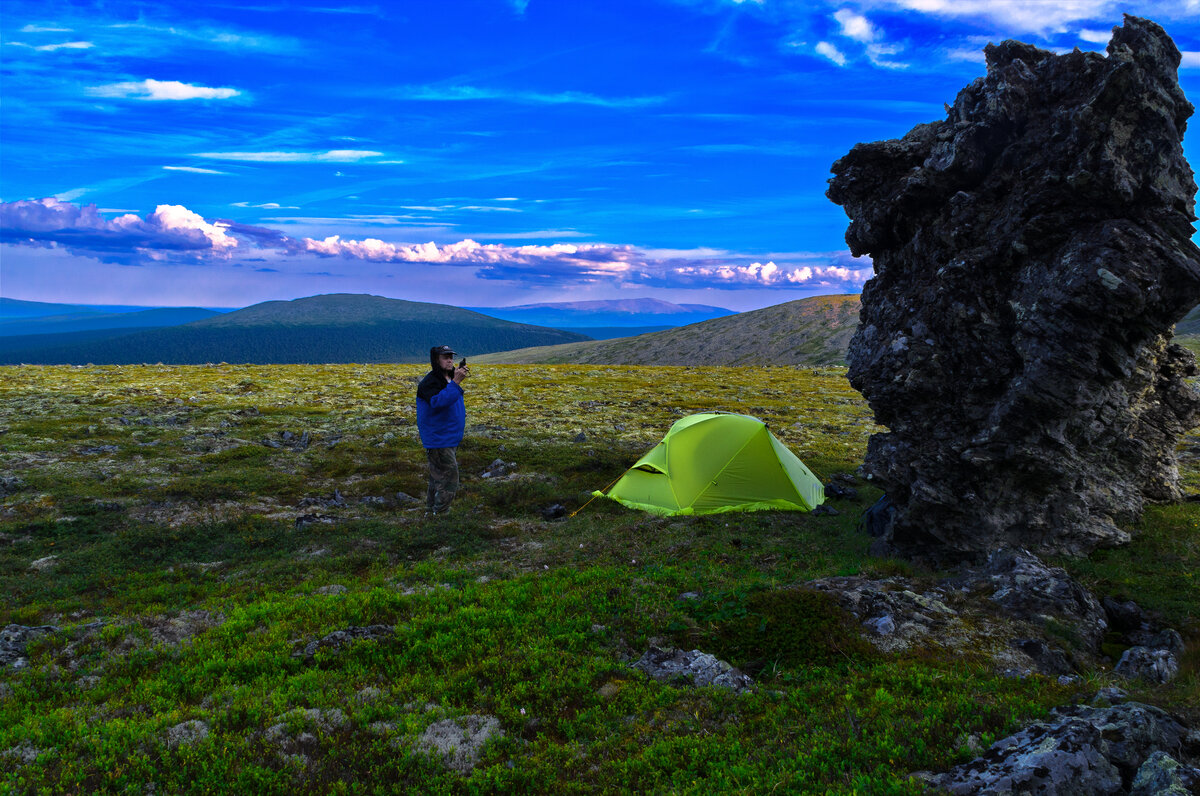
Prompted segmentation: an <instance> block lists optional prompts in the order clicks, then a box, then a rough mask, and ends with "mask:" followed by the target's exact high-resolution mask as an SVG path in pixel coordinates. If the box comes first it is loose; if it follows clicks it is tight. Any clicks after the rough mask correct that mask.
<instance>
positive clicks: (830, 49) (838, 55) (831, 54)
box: [817, 41, 846, 66]
mask: <svg viewBox="0 0 1200 796" xmlns="http://www.w3.org/2000/svg"><path fill="white" fill-rule="evenodd" d="M817 52H818V53H820V54H821V55H823V56H825V57H826V58H828V59H829V60H830V61H833V62H834V63H835V64H837V65H838V66H845V65H846V56H845V55H843V54H842V51H841V50H839V49H838V48H837V47H835V46H833V45H832V44H830V43H829V42H827V41H823V42H818V43H817Z"/></svg>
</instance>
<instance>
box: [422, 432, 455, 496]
mask: <svg viewBox="0 0 1200 796" xmlns="http://www.w3.org/2000/svg"><path fill="white" fill-rule="evenodd" d="M457 450H458V449H457V448H426V449H425V457H426V458H427V459H429V492H428V494H427V495H426V496H425V507H426V508H427V509H428V510H429V511H433V512H443V511H446V510H447V509H449V508H450V502H451V501H452V500H454V493H455V492H457V491H458V459H457V458H455V451H457Z"/></svg>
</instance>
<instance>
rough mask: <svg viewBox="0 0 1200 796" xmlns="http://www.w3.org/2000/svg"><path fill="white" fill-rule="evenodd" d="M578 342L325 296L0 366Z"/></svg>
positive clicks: (373, 355) (317, 359)
mask: <svg viewBox="0 0 1200 796" xmlns="http://www.w3.org/2000/svg"><path fill="white" fill-rule="evenodd" d="M584 339H586V338H585V337H584V336H583V335H580V334H573V333H571V332H564V331H561V330H558V329H548V328H543V327H538V326H529V325H527V324H521V323H512V322H510V321H501V320H497V319H495V318H489V317H488V316H486V315H481V314H479V313H477V312H471V311H470V310H464V309H459V308H457V307H450V306H447V305H443V304H428V303H422V302H414V301H402V300H399V299H388V298H382V297H380V296H364V295H348V294H335V295H326V296H311V297H308V298H302V299H296V300H295V301H269V302H265V303H262V304H255V305H254V306H251V307H247V308H245V309H242V310H237V311H234V312H230V313H226V314H223V315H215V316H213V317H210V318H205V319H203V320H199V321H195V322H193V323H187V324H183V325H180V326H173V327H169V328H162V329H152V330H145V331H140V332H136V333H132V334H127V335H122V336H120V337H113V338H109V339H104V340H92V341H88V342H72V343H70V344H66V345H43V346H41V347H39V348H29V349H22V350H8V351H4V352H3V353H0V364H18V363H28V364H86V363H89V362H90V363H94V364H111V365H126V364H136V363H140V362H162V363H166V364H180V365H186V364H200V363H205V362H233V363H257V364H285V363H295V364H316V363H336V362H364V363H367V362H425V361H427V360H428V358H429V347H430V346H431V345H435V344H438V343H443V342H446V343H449V344H451V345H453V346H454V347H455V348H457V349H458V350H459V351H462V352H463V353H464V354H465V355H467V356H472V355H474V354H475V353H477V352H480V353H482V352H491V351H503V350H506V349H511V348H521V347H528V346H542V345H553V344H558V343H567V342H573V341H578V340H584Z"/></svg>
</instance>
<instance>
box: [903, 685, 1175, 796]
mask: <svg viewBox="0 0 1200 796" xmlns="http://www.w3.org/2000/svg"><path fill="white" fill-rule="evenodd" d="M1194 735H1195V734H1194V733H1189V732H1188V730H1187V728H1186V727H1184V726H1183V725H1182V724H1180V723H1179V722H1178V721H1176V720H1175V719H1174V718H1172V717H1171V716H1169V715H1168V714H1167V713H1165V712H1164V711H1162V710H1160V709H1159V708H1156V707H1153V706H1151V705H1143V704H1140V703H1137V702H1126V703H1123V704H1119V705H1111V706H1107V707H1101V706H1091V705H1073V706H1071V707H1067V708H1059V709H1056V710H1054V711H1052V712H1051V715H1050V717H1049V719H1048V720H1046V721H1043V722H1037V723H1035V724H1033V725H1031V726H1029V727H1027V728H1025V729H1023V730H1021V731H1020V732H1018V733H1016V734H1014V735H1011V736H1009V737H1007V738H1004V739H1002V740H999V741H996V743H994V744H992V746H991V747H990V748H989V749H988V750H987V751H986V752H984V754H983V755H982V756H980V757H978V758H976V759H975V760H973V761H971V762H970V763H967V764H964V765H961V766H958V767H957V768H954V769H951V770H950V771H948V772H946V773H944V774H936V775H928V774H926V775H923V776H922V778H923V779H925V780H926V781H927V782H928V783H929V784H930V785H932V786H934V787H935V788H937V789H938V790H939V791H942V792H947V793H951V794H963V795H964V796H965V795H966V794H971V796H985V795H988V794H996V795H997V796H998V795H999V794H1010V793H1070V794H1076V796H1112V794H1122V793H1130V792H1131V790H1132V792H1134V793H1138V794H1150V793H1171V792H1172V791H1171V790H1169V789H1168V790H1158V789H1152V788H1154V787H1155V785H1156V784H1161V785H1165V786H1166V787H1167V788H1170V787H1172V786H1173V785H1176V784H1180V783H1182V784H1185V785H1186V783H1189V782H1192V781H1195V779H1194V778H1195V776H1196V773H1197V770H1196V769H1195V768H1194V767H1192V766H1190V765H1187V764H1185V763H1181V762H1180V761H1179V760H1178V759H1177V758H1176V757H1174V756H1184V755H1186V754H1188V753H1195V752H1196V751H1197V750H1196V749H1195V748H1194V747H1195V743H1194V740H1193V737H1192V736H1194ZM1173 755H1174V756H1173ZM1177 792H1179V793H1187V791H1185V790H1180V791H1177Z"/></svg>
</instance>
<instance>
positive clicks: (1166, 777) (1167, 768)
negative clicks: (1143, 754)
mask: <svg viewBox="0 0 1200 796" xmlns="http://www.w3.org/2000/svg"><path fill="white" fill-rule="evenodd" d="M1194 793H1200V768H1197V767H1196V766H1185V765H1183V764H1182V763H1180V762H1179V761H1178V760H1176V759H1175V758H1173V757H1171V756H1170V755H1169V754H1167V753H1166V752H1164V751H1162V750H1161V749H1160V750H1159V751H1157V752H1155V753H1154V754H1152V755H1150V757H1148V758H1146V762H1145V763H1142V766H1141V768H1139V769H1138V771H1137V775H1136V776H1134V778H1133V788H1132V789H1131V790H1130V791H1129V796H1188V794H1194Z"/></svg>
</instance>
